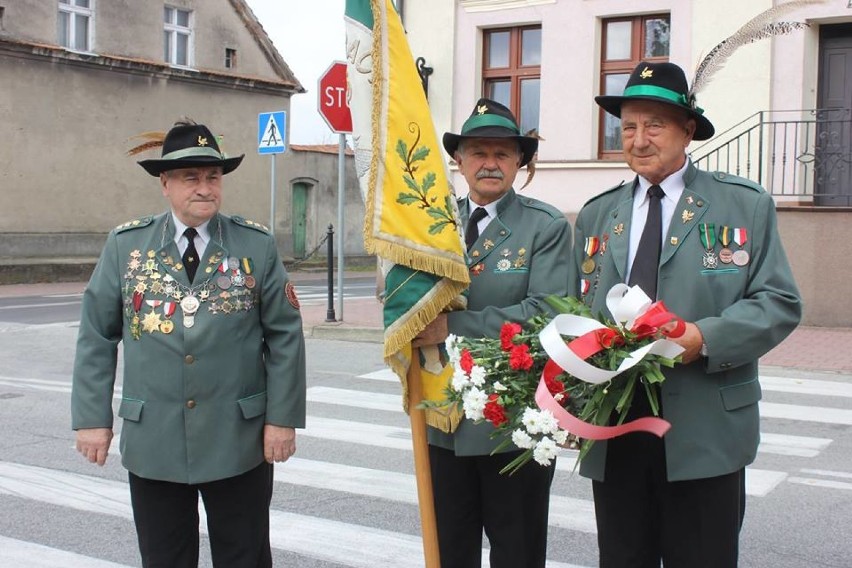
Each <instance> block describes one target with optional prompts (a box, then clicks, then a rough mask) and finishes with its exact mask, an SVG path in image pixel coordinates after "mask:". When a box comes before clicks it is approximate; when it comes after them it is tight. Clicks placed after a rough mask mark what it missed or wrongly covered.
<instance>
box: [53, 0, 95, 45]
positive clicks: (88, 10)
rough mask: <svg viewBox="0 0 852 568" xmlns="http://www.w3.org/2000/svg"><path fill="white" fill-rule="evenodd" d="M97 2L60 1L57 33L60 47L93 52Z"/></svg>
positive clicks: (85, 0)
mask: <svg viewBox="0 0 852 568" xmlns="http://www.w3.org/2000/svg"><path fill="white" fill-rule="evenodd" d="M94 3H95V0H59V14H58V18H57V19H56V32H57V39H58V40H59V45H61V46H62V47H65V48H68V49H74V50H77V51H91V50H92V36H93V35H94V34H93V33H92V31H93V26H94V21H95V6H94Z"/></svg>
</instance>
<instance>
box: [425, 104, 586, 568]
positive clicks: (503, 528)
mask: <svg viewBox="0 0 852 568" xmlns="http://www.w3.org/2000/svg"><path fill="white" fill-rule="evenodd" d="M443 142H444V148H445V149H446V150H447V152H448V153H449V154H450V155H451V156H453V158H454V159H455V160H456V162H457V163H458V166H459V171H460V172H461V173H462V175H464V177H465V180H466V181H467V184H468V187H469V189H470V193H469V194H468V196H467V197H465V198H462V199H460V200H459V211H460V212H461V217H462V221H463V222H464V223H466V225H467V228H466V231H465V240H466V242H467V247H468V264H469V267H470V277H471V284H470V288H469V296H468V309H467V310H466V311H458V312H451V313H448V314H443V315H441V316H439V317H438V318H437V319H436V320H435V321H434V322H433V323H432V324H430V325H429V326H428V327H427V328H426V330H424V332H423V333H422V334H421V335H420V336H419V338H418V339H417V340H416V341H415V345H431V344H436V343H439V342H443V341H444V340H445V339H446V338H447V335H448V334H449V333H452V334H454V335H459V336H465V337H493V338H496V337H499V336H500V328H501V326H502V325H503V324H504V323H506V322H507V321H511V322H518V323H523V322H526V321H527V320H529V319H530V318H532V317H533V316H535V315H538V314H540V313H541V312H542V310H546V308H545V307H544V303H543V298H545V297H546V296H548V295H550V294H557V295H559V296H566V295H567V294H568V291H569V282H572V281H573V280H574V279H573V278H572V276H571V274H572V267H571V263H570V262H568V259H569V257H570V253H571V226H570V224H569V223H568V221H567V220H566V219H565V216H564V215H562V213H560V212H559V211H558V210H557V209H555V208H554V207H552V206H550V205H547V204H546V203H542V202H541V201H538V200H536V199H532V198H530V197H521V196H519V195H517V194H516V193H515V190H514V189H512V183H513V182H514V181H515V176H516V175H517V173H518V169H519V168H520V167H522V166H524V165H525V164H527V163H529V161H530V160H531V159H532V157H533V155H534V154H535V152H536V149H537V148H538V139H536V138H532V137H527V136H521V133H520V129H519V128H518V124H517V121H516V120H515V117H514V116H513V115H512V113H511V111H510V110H509V109H508V108H506V107H505V106H503V105H501V104H500V103H497V102H495V101H491V100H488V99H480V100H479V102H478V103H477V104H476V107H475V108H474V111H473V113H472V114H471V116H470V118H469V119H468V120H467V121H465V123H464V125H462V131H461V134H460V135H457V134H452V133H449V132H448V133H446V134H444V139H443ZM493 431H494V428H493V427H492V426H491V425H490V424H488V423H482V424H474V423H473V422H472V421H471V420H462V423H461V424H459V426H458V428H457V429H456V431H455V432H454V433H452V434H448V433H445V432H441V431H440V430H437V429H435V428H429V459H430V464H431V469H432V482H433V486H434V495H435V512H436V519H437V526H438V542H439V549H440V555H441V566H442V567H443V568H470V567H474V566H476V567H479V566H480V565H481V560H480V557H481V551H482V531H483V529H484V530H485V534H486V535H487V536H488V540H489V542H490V544H491V566H492V568H503V567H505V568H517V567H519V566H523V567H525V568H539V567H542V568H543V567H544V564H545V558H546V552H547V518H548V510H549V509H548V505H549V499H550V485H551V482H552V481H553V472H554V469H555V463H554V464H552V465H551V466H550V467H543V466H540V465H538V464H537V463H530V464H528V465H526V466H524V467H523V468H521V469H520V470H519V471H518V472H516V473H514V474H513V475H501V474H500V473H499V472H500V470H501V469H502V468H503V467H504V466H506V465H507V464H508V463H509V462H510V461H512V460H513V459H514V458H515V457H517V456H518V454H519V451H520V450H517V449H516V451H506V452H503V453H500V454H497V455H493V456H492V455H491V452H492V451H493V450H494V449H495V447H496V446H497V444H498V443H499V442H500V440H495V439H491V433H492V432H493Z"/></svg>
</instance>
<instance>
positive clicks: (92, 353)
mask: <svg viewBox="0 0 852 568" xmlns="http://www.w3.org/2000/svg"><path fill="white" fill-rule="evenodd" d="M208 227H209V231H210V236H211V239H210V242H209V243H208V245H207V249H206V250H205V251H204V253H203V254H202V255H201V264H200V265H199V267H198V270H197V272H196V275H195V280H194V282H193V285H192V287H191V290H192V291H193V295H195V296H196V297H197V298H199V300H200V301H201V304H200V307H199V308H198V311H197V312H196V313H195V316H194V325H192V326H191V327H187V326H185V325H184V314H183V312H182V309H181V306H180V305H179V301H178V300H177V297H179V296H186V295H187V292H188V291H189V290H190V286H189V281H188V279H187V274H186V271H185V270H184V269H183V267H182V266H181V264H180V263H181V258H180V254H179V252H178V248H177V245H176V244H175V242H174V238H173V237H174V231H175V228H174V223H173V222H172V218H171V213H166V214H163V215H159V216H157V217H147V218H144V219H140V220H137V221H134V222H132V223H126V224H125V225H122V226H120V227H117V228H116V229H114V230H113V231H112V232H110V234H109V236H108V237H107V242H106V245H105V247H104V250H103V252H102V253H101V257H100V260H99V261H98V264H97V266H96V268H95V271H94V273H93V274H92V278H91V280H90V281H89V284H88V286H87V287H86V291H85V294H84V296H83V313H82V318H81V321H80V332H79V336H78V339H77V354H76V360H75V362H74V378H73V389H72V395H71V400H72V403H71V414H72V427H73V428H74V429H75V430H76V429H80V428H111V427H112V424H113V409H112V399H113V386H114V382H115V371H116V361H117V347H118V344H119V342H123V344H124V345H123V356H124V380H123V384H122V395H121V402H120V405H119V407H118V415H119V416H120V417H121V418H123V419H124V423H123V425H122V431H121V457H122V463H123V465H124V466H125V467H126V468H127V469H128V470H129V471H131V472H133V473H134V474H136V475H138V476H140V477H144V478H147V479H158V480H165V481H172V482H177V483H191V484H195V483H203V482H207V481H213V480H218V479H225V478H228V477H233V476H235V475H239V474H241V473H244V472H246V471H248V470H250V469H252V468H253V467H255V466H257V465H258V464H259V463H261V461H263V459H264V458H263V427H264V424H265V423H268V424H274V425H278V426H289V427H295V428H302V427H304V425H305V344H304V336H303V334H302V320H301V315H300V313H299V310H298V300H297V299H296V296H295V292H293V290H292V284H290V283H289V281H288V278H287V274H286V272H285V271H284V267H283V266H282V264H281V261H280V259H279V257H278V252H277V250H276V246H275V241H274V240H273V237H272V236H271V235H269V234H268V233H267V231H266V230H265V229H264V228H262V227H261V226H260V225H258V224H256V223H253V222H251V221H246V220H244V219H242V218H239V217H227V216H225V215H217V216H216V217H214V218H213V219H211V221H210V224H209V225H208ZM229 259H231V265H230V266H228V260H229ZM223 262H224V263H225V264H226V265H225V266H222V263H223ZM140 293H141V297H140ZM172 309H174V313H173V314H172V315H171V316H168V312H169V311H170V310H172ZM166 319H168V320H169V321H170V322H171V324H165V325H161V326H158V325H157V323H158V322H160V321H165V320H166ZM134 320H138V322H139V324H138V326H137V325H135V324H134ZM170 327H173V329H171V331H170V332H169V333H165V332H164V331H163V330H167V331H168V330H169V328H170Z"/></svg>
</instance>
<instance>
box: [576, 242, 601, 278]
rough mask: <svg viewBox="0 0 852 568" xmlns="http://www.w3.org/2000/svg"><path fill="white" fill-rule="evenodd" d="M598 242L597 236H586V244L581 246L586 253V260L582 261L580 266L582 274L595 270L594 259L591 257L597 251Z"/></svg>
mask: <svg viewBox="0 0 852 568" xmlns="http://www.w3.org/2000/svg"><path fill="white" fill-rule="evenodd" d="M600 242H601V241H600V239H599V238H598V237H586V244H585V246H584V247H583V250H584V251H585V253H586V260H584V261H583V264H582V266H581V267H580V268H581V269H582V270H583V274H591V273H592V272H594V271H595V259H594V258H592V257H593V256H595V253H597V252H598V247H599V246H600Z"/></svg>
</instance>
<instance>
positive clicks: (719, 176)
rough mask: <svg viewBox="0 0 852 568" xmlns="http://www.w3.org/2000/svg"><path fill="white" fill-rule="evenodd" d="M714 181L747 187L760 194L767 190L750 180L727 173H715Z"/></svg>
mask: <svg viewBox="0 0 852 568" xmlns="http://www.w3.org/2000/svg"><path fill="white" fill-rule="evenodd" d="M713 179H715V180H716V181H719V182H722V183H729V184H732V185H741V186H743V187H747V188H749V189H752V190H754V191H757V192H758V193H764V192H765V191H766V190H765V189H763V187H762V186H761V185H760V184H759V183H757V182H754V181H752V180H750V179H748V178H744V177H740V176H736V175H734V174H729V173H725V172H713Z"/></svg>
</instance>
